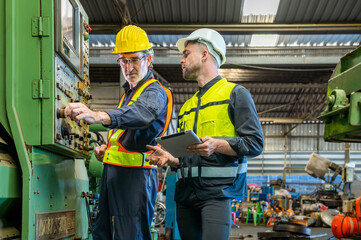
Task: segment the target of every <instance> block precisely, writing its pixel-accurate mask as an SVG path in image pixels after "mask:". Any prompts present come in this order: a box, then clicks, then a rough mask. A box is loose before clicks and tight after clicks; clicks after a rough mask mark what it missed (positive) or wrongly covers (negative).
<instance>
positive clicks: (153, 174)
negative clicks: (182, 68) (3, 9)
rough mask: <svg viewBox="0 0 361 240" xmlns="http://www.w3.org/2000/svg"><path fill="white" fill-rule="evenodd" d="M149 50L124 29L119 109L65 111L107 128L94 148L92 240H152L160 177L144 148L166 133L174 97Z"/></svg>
mask: <svg viewBox="0 0 361 240" xmlns="http://www.w3.org/2000/svg"><path fill="white" fill-rule="evenodd" d="M151 47H152V46H151V44H150V43H149V40H148V36H147V34H146V32H145V31H144V30H143V29H141V28H139V27H137V26H134V25H128V26H125V27H124V28H122V29H121V30H120V31H119V32H118V34H117V37H116V44H115V49H114V51H113V54H117V62H118V63H119V65H120V67H121V69H122V72H123V75H124V77H125V79H126V83H125V84H124V85H123V88H124V90H125V93H124V95H123V96H122V98H121V99H120V102H119V105H118V108H117V109H113V110H108V111H105V112H103V111H92V110H90V109H89V108H87V107H86V106H85V105H84V104H82V103H69V104H68V105H67V106H66V108H65V112H66V115H67V116H69V117H70V118H72V119H74V120H75V121H80V120H83V121H85V122H87V123H88V124H93V123H101V124H103V125H105V126H106V127H107V128H109V132H108V144H107V145H102V146H99V147H97V148H96V149H95V155H96V157H97V158H98V160H99V161H102V162H103V163H104V170H103V176H102V180H101V186H100V200H99V214H98V215H97V218H96V222H95V226H94V229H93V239H99V240H108V239H109V240H110V239H121V240H152V237H151V232H150V226H151V223H152V220H153V215H154V205H155V200H156V195H157V190H158V174H157V166H154V165H151V164H149V162H146V161H145V158H146V157H147V156H148V155H149V154H150V152H149V151H148V150H147V148H146V145H147V144H150V145H156V144H157V143H156V142H155V138H156V137H159V136H162V135H163V134H164V133H165V131H166V130H167V127H168V125H169V122H170V120H171V116H172V111H173V97H172V93H171V92H170V90H169V89H167V88H165V87H163V86H162V84H160V82H159V81H157V80H156V79H154V76H153V73H152V72H151V71H150V69H149V66H150V64H151V61H152V49H151Z"/></svg>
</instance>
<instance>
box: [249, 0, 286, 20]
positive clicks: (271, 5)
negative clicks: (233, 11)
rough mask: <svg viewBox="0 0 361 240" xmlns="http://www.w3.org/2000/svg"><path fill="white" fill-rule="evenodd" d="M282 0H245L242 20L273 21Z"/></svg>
mask: <svg viewBox="0 0 361 240" xmlns="http://www.w3.org/2000/svg"><path fill="white" fill-rule="evenodd" d="M279 2H280V0H245V1H244V4H243V12H242V22H244V23H273V22H274V19H275V17H276V13H277V10H278V5H279Z"/></svg>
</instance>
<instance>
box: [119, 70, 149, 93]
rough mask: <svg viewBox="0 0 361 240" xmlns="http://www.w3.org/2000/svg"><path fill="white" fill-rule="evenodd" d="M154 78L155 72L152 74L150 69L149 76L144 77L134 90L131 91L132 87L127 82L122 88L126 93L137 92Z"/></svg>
mask: <svg viewBox="0 0 361 240" xmlns="http://www.w3.org/2000/svg"><path fill="white" fill-rule="evenodd" d="M153 78H154V75H153V72H152V71H151V70H150V69H148V73H147V75H145V77H144V78H143V79H142V80H140V81H139V82H138V84H137V85H136V86H135V87H134V88H132V89H130V86H129V83H128V81H125V83H124V84H123V86H122V87H123V88H124V91H125V92H126V93H128V91H129V90H132V91H135V90H137V89H138V88H139V87H140V86H142V85H143V83H144V82H145V81H147V80H149V79H153ZM130 92H131V91H130Z"/></svg>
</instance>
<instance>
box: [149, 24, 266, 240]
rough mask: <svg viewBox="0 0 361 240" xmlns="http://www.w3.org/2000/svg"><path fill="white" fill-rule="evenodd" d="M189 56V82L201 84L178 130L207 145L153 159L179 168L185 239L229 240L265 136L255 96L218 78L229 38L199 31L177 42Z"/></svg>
mask: <svg viewBox="0 0 361 240" xmlns="http://www.w3.org/2000/svg"><path fill="white" fill-rule="evenodd" d="M177 47H178V49H179V51H180V52H181V53H182V54H183V57H182V59H181V61H180V64H181V66H182V73H183V78H184V79H186V80H192V81H197V83H198V86H199V91H198V92H196V93H195V94H194V95H193V97H191V98H190V99H189V100H187V101H186V102H185V103H184V104H183V106H182V108H181V110H180V112H179V115H178V127H179V129H178V131H186V130H193V131H194V132H195V133H196V134H197V135H198V136H199V137H200V139H201V141H202V143H200V144H195V145H191V146H188V149H187V150H188V152H189V153H190V154H189V155H186V156H182V157H180V158H175V157H173V156H172V155H170V154H169V153H167V152H165V151H163V150H162V149H161V148H159V147H156V146H148V149H150V150H154V152H153V153H152V155H150V156H149V157H148V160H150V162H151V163H152V164H157V165H158V166H161V165H163V164H165V163H168V164H169V165H170V166H172V167H173V168H175V169H176V171H177V174H178V179H179V180H178V182H177V184H176V190H175V201H176V202H177V222H178V227H179V232H180V235H181V238H182V240H202V239H215V240H228V238H229V234H230V227H231V201H232V199H233V198H240V197H244V196H247V195H246V188H247V184H246V172H247V159H246V157H253V156H257V155H259V154H260V153H261V152H262V149H263V134H262V129H261V124H260V122H259V119H258V116H257V111H256V108H255V105H254V102H253V100H252V97H251V94H250V93H249V92H248V90H247V89H245V88H244V87H242V86H240V85H237V84H234V83H230V82H228V81H227V80H226V79H225V78H222V77H221V76H219V74H218V68H219V67H220V66H221V65H222V64H224V63H225V61H226V44H225V41H224V39H223V37H222V36H221V35H220V34H219V33H218V32H216V31H214V30H212V29H208V28H202V29H198V30H196V31H194V32H192V33H191V34H190V35H189V36H188V37H186V38H182V39H179V40H178V42H177Z"/></svg>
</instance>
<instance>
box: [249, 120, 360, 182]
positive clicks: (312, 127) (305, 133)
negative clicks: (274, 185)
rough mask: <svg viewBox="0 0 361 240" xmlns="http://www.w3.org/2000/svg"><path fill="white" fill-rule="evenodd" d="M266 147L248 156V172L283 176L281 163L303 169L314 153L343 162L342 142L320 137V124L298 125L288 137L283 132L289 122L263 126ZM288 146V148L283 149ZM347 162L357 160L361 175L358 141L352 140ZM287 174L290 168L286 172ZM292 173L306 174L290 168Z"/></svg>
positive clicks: (321, 135) (287, 129)
mask: <svg viewBox="0 0 361 240" xmlns="http://www.w3.org/2000/svg"><path fill="white" fill-rule="evenodd" d="M262 128H263V133H264V137H265V146H264V150H263V153H262V154H261V155H260V156H258V157H256V158H253V159H248V172H247V173H248V174H250V175H282V174H283V169H284V166H287V167H295V168H304V167H305V166H306V164H307V161H308V159H309V157H310V156H311V154H312V153H313V152H316V153H318V154H319V155H321V156H323V157H326V158H328V159H330V160H331V161H333V162H335V163H337V164H340V165H343V163H344V156H345V153H344V152H345V144H344V143H328V142H325V141H324V139H323V133H324V125H323V124H300V125H299V126H298V127H297V128H295V130H294V131H293V132H291V133H290V134H289V135H288V136H287V139H286V138H285V137H284V134H285V133H286V132H288V131H289V129H290V128H291V125H287V124H283V125H263V126H262ZM285 146H287V148H285ZM350 161H351V162H355V163H356V172H357V173H358V174H359V175H360V174H361V165H360V163H361V144H360V143H351V146H350ZM287 173H289V171H287ZM291 173H292V174H294V175H306V174H307V173H306V172H305V171H303V170H292V171H291Z"/></svg>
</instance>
